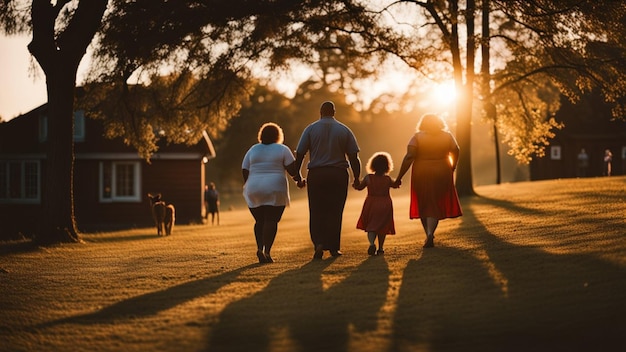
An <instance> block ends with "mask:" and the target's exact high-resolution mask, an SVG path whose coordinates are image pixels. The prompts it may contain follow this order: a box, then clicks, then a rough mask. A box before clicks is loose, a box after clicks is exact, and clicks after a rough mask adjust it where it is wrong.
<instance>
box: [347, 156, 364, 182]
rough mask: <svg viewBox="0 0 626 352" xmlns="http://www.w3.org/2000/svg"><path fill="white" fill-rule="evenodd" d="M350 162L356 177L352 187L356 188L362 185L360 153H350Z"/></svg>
mask: <svg viewBox="0 0 626 352" xmlns="http://www.w3.org/2000/svg"><path fill="white" fill-rule="evenodd" d="M348 160H349V161H350V168H351V169H352V175H353V176H354V182H352V186H353V187H355V188H356V187H357V186H358V185H359V184H360V183H361V159H359V153H349V154H348Z"/></svg>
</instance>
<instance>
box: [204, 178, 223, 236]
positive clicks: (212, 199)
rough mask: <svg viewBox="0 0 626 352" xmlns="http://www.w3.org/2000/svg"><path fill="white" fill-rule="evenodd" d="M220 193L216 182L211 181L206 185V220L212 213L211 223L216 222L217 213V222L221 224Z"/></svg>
mask: <svg viewBox="0 0 626 352" xmlns="http://www.w3.org/2000/svg"><path fill="white" fill-rule="evenodd" d="M219 206H220V193H219V192H218V191H217V188H216V187H215V183H213V182H211V183H209V184H208V185H205V186H204V207H205V209H206V210H205V214H204V218H205V220H208V219H209V214H211V225H214V224H215V215H216V214H217V224H218V225H219V224H220V209H219Z"/></svg>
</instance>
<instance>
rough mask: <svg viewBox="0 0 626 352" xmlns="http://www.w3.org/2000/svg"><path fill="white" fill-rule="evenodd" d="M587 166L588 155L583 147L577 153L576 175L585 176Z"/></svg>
mask: <svg viewBox="0 0 626 352" xmlns="http://www.w3.org/2000/svg"><path fill="white" fill-rule="evenodd" d="M588 168H589V155H587V151H586V150H585V148H582V149H581V150H580V153H578V177H587V169H588Z"/></svg>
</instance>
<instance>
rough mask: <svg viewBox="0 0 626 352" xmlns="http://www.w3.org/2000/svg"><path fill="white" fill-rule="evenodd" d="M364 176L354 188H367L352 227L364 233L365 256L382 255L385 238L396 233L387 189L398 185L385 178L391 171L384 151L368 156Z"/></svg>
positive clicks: (389, 157)
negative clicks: (359, 212)
mask: <svg viewBox="0 0 626 352" xmlns="http://www.w3.org/2000/svg"><path fill="white" fill-rule="evenodd" d="M367 169H368V170H369V172H371V173H369V174H367V175H366V176H365V177H364V178H363V181H361V183H360V184H358V185H357V186H356V187H355V189H357V190H359V191H360V190H363V189H365V188H366V187H367V197H366V198H365V201H364V202H363V209H362V210H361V216H360V217H359V220H358V222H357V225H356V228H357V229H361V230H363V231H365V232H367V239H368V241H369V243H370V246H369V248H368V249H367V254H369V255H381V254H384V253H385V249H384V247H383V246H384V244H385V239H386V238H387V235H393V234H395V233H396V228H395V223H394V221H393V201H392V199H391V195H390V194H389V188H391V187H394V186H395V188H398V187H399V185H396V184H395V183H394V180H392V179H391V177H389V172H390V171H391V170H393V161H392V160H391V155H389V153H386V152H378V153H375V154H374V155H372V157H371V158H370V159H369V160H368V162H367ZM377 238H378V250H377V249H376V244H375V243H376V239H377Z"/></svg>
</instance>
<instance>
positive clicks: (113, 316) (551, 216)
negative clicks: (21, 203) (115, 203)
mask: <svg viewBox="0 0 626 352" xmlns="http://www.w3.org/2000/svg"><path fill="white" fill-rule="evenodd" d="M477 191H478V192H479V194H480V197H474V198H468V199H464V200H463V210H464V216H463V217H461V218H459V219H452V220H445V221H443V222H441V224H440V227H439V229H438V231H437V234H438V235H437V241H436V245H437V247H435V248H433V249H429V250H423V249H422V248H421V243H422V241H423V234H422V231H421V229H420V228H419V227H418V225H419V222H418V221H410V220H408V219H407V213H408V210H407V209H408V198H407V197H406V196H405V193H404V192H405V191H396V192H397V193H394V194H393V196H394V205H395V209H396V211H395V217H396V228H397V231H398V234H397V235H395V236H393V237H389V239H388V240H387V243H386V253H385V255H384V256H382V257H369V256H368V255H367V253H366V251H367V240H366V238H365V235H364V233H363V232H361V231H358V230H356V229H355V228H354V226H355V224H356V219H357V217H358V213H359V211H360V207H361V204H362V200H363V197H364V193H358V192H351V195H350V199H349V202H348V205H347V207H346V213H345V216H344V233H343V237H342V251H343V252H344V253H345V255H344V256H342V257H340V258H337V259H330V258H325V259H324V260H323V261H315V262H313V261H311V260H310V258H311V256H312V254H313V252H312V248H311V244H310V240H309V237H308V210H307V206H306V202H305V201H296V202H295V203H294V204H293V205H292V206H291V207H290V208H288V209H287V210H286V212H285V216H284V218H283V221H282V222H281V223H280V225H279V234H278V238H277V241H276V244H275V249H274V250H273V256H274V257H275V259H276V260H277V262H276V263H273V264H268V265H259V264H257V263H256V257H255V245H254V239H253V235H252V233H251V231H252V217H251V215H250V214H249V213H248V211H247V210H246V209H239V210H233V211H226V212H223V213H222V215H221V225H220V226H210V225H197V226H177V227H176V228H175V229H174V235H173V236H170V237H162V238H159V237H156V236H155V230H153V229H151V228H150V229H135V230H130V231H122V232H109V233H98V234H85V235H84V239H85V243H84V244H74V245H61V246H55V247H49V248H39V249H35V250H27V251H16V252H13V253H6V249H7V248H14V249H15V248H17V247H10V246H8V245H7V244H3V245H2V246H1V247H2V248H3V251H2V252H1V253H2V254H0V292H1V295H0V351H122V350H123V351H268V352H269V351H320V350H327V351H455V350H481V351H511V350H519V351H528V350H533V351H555V350H559V351H560V350H567V351H588V350H615V351H617V350H622V351H623V350H626V280H625V278H626V239H625V237H624V235H625V234H626V231H625V230H626V220H625V219H626V178H624V177H614V178H602V179H600V178H597V179H583V180H554V181H544V182H532V183H518V184H505V185H500V186H483V187H478V188H477Z"/></svg>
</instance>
